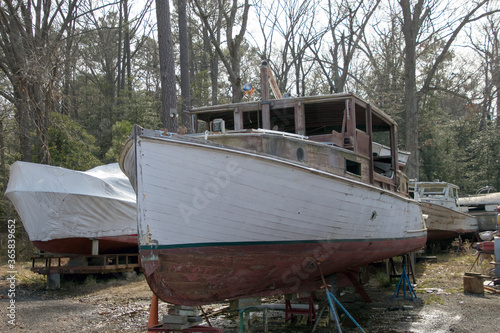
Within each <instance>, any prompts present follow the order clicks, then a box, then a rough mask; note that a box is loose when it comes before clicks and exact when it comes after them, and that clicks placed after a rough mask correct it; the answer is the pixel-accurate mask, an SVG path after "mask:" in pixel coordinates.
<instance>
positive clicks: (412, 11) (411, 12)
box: [399, 0, 497, 178]
mask: <svg viewBox="0 0 500 333" xmlns="http://www.w3.org/2000/svg"><path fill="white" fill-rule="evenodd" d="M488 2H489V1H488V0H481V1H478V2H473V3H472V4H471V5H470V7H468V6H464V4H458V6H460V9H461V10H462V13H461V16H457V17H449V18H448V20H447V22H446V23H442V25H441V26H439V19H438V16H439V15H441V13H442V12H443V8H442V7H439V6H443V4H442V3H441V2H440V1H438V0H418V1H417V2H416V3H415V2H413V1H410V0H399V5H400V7H401V11H402V27H403V35H404V40H405V95H404V101H405V107H406V126H407V129H406V149H407V150H409V151H410V153H411V155H410V159H409V161H408V167H407V173H408V176H409V177H411V178H415V177H418V175H419V141H418V126H419V122H418V103H419V100H420V98H421V97H422V95H423V94H425V93H426V92H427V91H429V90H430V89H431V88H432V87H431V84H432V81H433V79H434V75H435V74H436V72H437V70H438V68H439V66H440V65H441V63H442V62H443V60H444V59H445V57H446V55H447V53H448V51H449V50H450V48H451V46H452V45H453V43H454V42H455V41H456V39H457V37H458V35H459V33H460V32H461V30H462V28H463V27H464V26H466V25H467V24H469V23H471V22H473V21H476V20H479V19H481V18H483V17H485V16H488V15H491V14H492V13H494V12H496V11H497V10H493V11H487V12H482V13H479V10H480V9H482V8H484V7H486V5H487V4H488ZM413 3H414V4H413ZM450 6H451V5H449V4H448V5H447V8H448V9H449V10H450V12H452V11H451V8H450ZM458 9H459V8H457V10H458ZM432 40H437V41H440V42H442V45H443V46H442V47H441V49H440V52H439V53H438V55H437V56H436V57H435V60H434V62H433V64H432V65H431V66H430V68H429V70H428V71H426V73H425V77H424V78H423V80H422V82H423V83H422V86H421V87H420V88H417V74H416V73H417V55H418V54H417V47H418V46H419V45H421V44H422V43H423V42H424V41H426V42H430V41H432Z"/></svg>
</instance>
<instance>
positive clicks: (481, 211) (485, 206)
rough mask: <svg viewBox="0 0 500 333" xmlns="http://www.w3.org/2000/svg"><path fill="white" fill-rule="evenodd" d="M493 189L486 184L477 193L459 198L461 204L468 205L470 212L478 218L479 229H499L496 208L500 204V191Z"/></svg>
mask: <svg viewBox="0 0 500 333" xmlns="http://www.w3.org/2000/svg"><path fill="white" fill-rule="evenodd" d="M492 191H494V189H493V188H492V187H491V186H485V187H483V188H481V189H479V190H478V191H477V193H476V194H475V195H469V196H464V197H460V198H458V202H459V204H460V206H462V207H466V208H467V209H468V213H469V214H471V215H472V216H474V217H476V219H477V220H478V224H479V231H491V230H497V229H498V223H497V211H496V209H497V207H498V206H500V192H492Z"/></svg>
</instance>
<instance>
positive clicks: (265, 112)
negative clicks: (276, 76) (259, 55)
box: [260, 60, 271, 129]
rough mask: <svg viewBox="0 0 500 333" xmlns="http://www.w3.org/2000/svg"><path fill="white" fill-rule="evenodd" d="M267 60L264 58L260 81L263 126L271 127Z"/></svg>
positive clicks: (264, 127)
mask: <svg viewBox="0 0 500 333" xmlns="http://www.w3.org/2000/svg"><path fill="white" fill-rule="evenodd" d="M267 75H268V74H267V61H266V60H262V65H261V66H260V83H261V89H262V92H261V94H262V101H261V103H262V128H263V129H271V113H270V110H269V109H270V108H269V80H268V76H267Z"/></svg>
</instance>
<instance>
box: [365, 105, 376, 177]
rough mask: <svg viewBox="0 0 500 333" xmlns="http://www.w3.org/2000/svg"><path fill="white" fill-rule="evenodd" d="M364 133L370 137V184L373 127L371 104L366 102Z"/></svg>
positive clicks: (370, 175) (372, 167)
mask: <svg viewBox="0 0 500 333" xmlns="http://www.w3.org/2000/svg"><path fill="white" fill-rule="evenodd" d="M366 134H368V137H369V138H370V146H369V147H368V155H369V156H370V163H369V169H370V170H369V171H368V173H369V179H370V184H373V181H374V179H373V170H374V165H373V145H372V142H373V128H372V106H371V105H370V104H368V105H367V106H366Z"/></svg>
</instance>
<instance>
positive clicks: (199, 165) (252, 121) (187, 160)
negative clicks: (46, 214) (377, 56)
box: [120, 94, 427, 305]
mask: <svg viewBox="0 0 500 333" xmlns="http://www.w3.org/2000/svg"><path fill="white" fill-rule="evenodd" d="M266 105H267V106H269V105H270V110H267V111H269V113H268V112H267V111H266ZM192 114H193V115H195V116H196V117H197V118H198V121H205V122H206V124H207V125H209V126H210V131H207V132H205V133H200V134H192V135H176V134H170V133H163V132H161V131H153V130H147V129H143V128H140V127H138V126H135V128H134V133H133V136H132V137H131V138H130V139H129V140H128V141H127V143H126V145H125V147H124V149H123V150H122V153H121V155H120V166H121V167H122V169H123V170H124V172H125V174H126V175H127V176H128V177H129V179H130V181H131V184H132V185H133V187H134V188H135V190H136V192H137V197H138V201H137V204H138V225H139V246H140V247H139V252H140V256H141V265H142V266H143V270H144V273H145V276H146V279H147V281H148V283H149V285H150V287H151V289H152V290H153V292H154V293H155V294H156V295H157V296H158V297H159V298H160V299H162V300H164V301H167V302H170V303H174V304H185V305H199V304H206V303H213V302H217V301H220V300H224V299H238V298H243V297H251V296H264V295H275V294H290V293H296V292H299V291H305V290H309V291H310V290H317V289H319V288H320V286H321V284H322V282H321V276H320V273H319V271H318V269H317V267H316V266H315V265H314V263H317V262H320V261H321V267H322V270H323V273H324V274H325V276H326V277H327V278H328V277H329V276H330V275H332V274H334V273H336V272H343V271H347V270H349V269H353V268H357V267H359V266H362V265H365V264H368V263H371V262H375V261H378V260H382V259H386V258H390V257H394V256H397V255H401V254H404V253H407V252H411V251H414V250H417V249H420V248H421V247H422V246H424V245H425V242H426V238H427V233H426V228H425V223H424V220H423V217H422V214H421V211H420V207H419V205H418V202H416V201H415V200H413V199H411V198H410V197H409V194H408V179H407V178H406V176H405V175H404V174H403V173H402V172H401V171H400V170H398V169H399V162H398V150H397V149H394V147H396V143H397V138H396V137H397V131H396V123H395V122H394V121H392V120H391V119H390V118H389V117H388V116H387V115H385V114H384V113H382V112H381V111H379V110H378V109H377V108H376V107H374V106H371V105H370V104H368V103H366V102H364V101H363V100H361V99H360V98H359V97H357V96H355V95H353V94H338V95H328V96H313V97H303V98H290V99H281V100H273V101H271V103H269V104H267V103H261V102H248V103H237V104H230V105H218V106H211V107H204V108H197V109H194V110H192ZM259 124H263V125H264V127H266V128H267V129H258V128H256V126H259ZM271 128H279V130H271ZM375 132H377V134H381V135H380V137H384V138H387V140H388V141H387V143H386V144H387V145H388V146H389V147H393V149H391V150H390V152H387V153H386V154H384V155H383V156H381V155H377V156H374V154H373V153H372V139H371V138H372V135H373V134H374V133H375ZM382 134H383V135H382ZM374 162H377V163H378V164H377V167H376V166H375V165H374ZM380 166H382V167H380Z"/></svg>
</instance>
